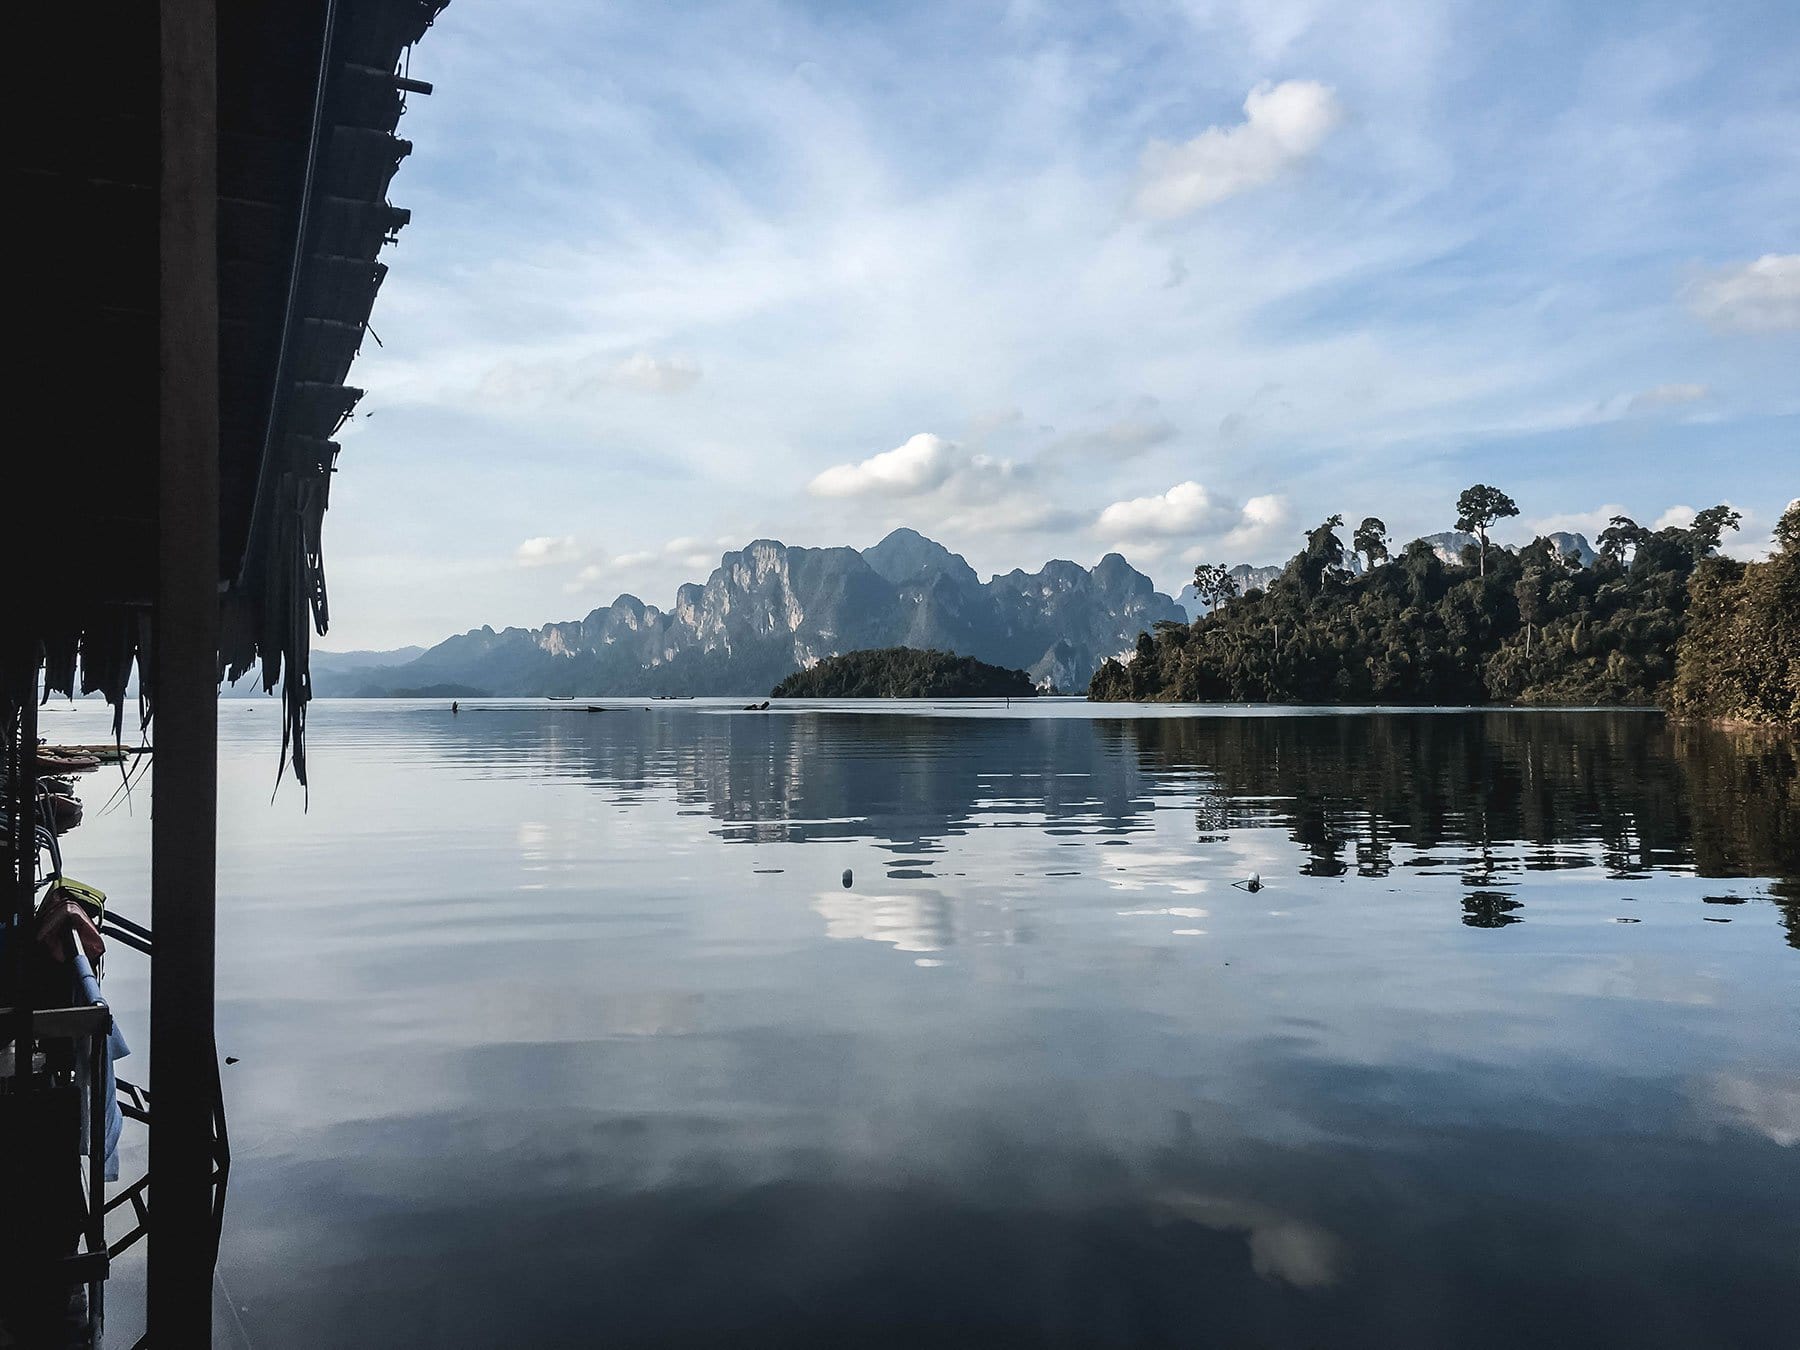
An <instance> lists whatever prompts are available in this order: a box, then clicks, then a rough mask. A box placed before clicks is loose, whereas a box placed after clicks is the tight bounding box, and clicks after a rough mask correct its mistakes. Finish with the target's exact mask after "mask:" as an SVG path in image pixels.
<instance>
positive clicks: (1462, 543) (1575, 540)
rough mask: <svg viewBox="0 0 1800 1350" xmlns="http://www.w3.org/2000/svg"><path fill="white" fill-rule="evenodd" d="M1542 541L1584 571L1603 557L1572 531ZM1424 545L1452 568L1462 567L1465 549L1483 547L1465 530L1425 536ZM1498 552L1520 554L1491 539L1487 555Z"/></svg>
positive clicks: (1563, 531)
mask: <svg viewBox="0 0 1800 1350" xmlns="http://www.w3.org/2000/svg"><path fill="white" fill-rule="evenodd" d="M1541 537H1542V538H1544V539H1548V540H1549V541H1550V542H1551V543H1552V544H1554V545H1555V546H1556V551H1557V553H1558V554H1562V555H1565V556H1566V555H1568V554H1570V553H1573V554H1574V555H1575V558H1576V561H1578V562H1579V563H1580V564H1581V565H1582V566H1583V567H1592V566H1593V565H1594V559H1595V558H1597V557H1599V556H1600V555H1599V554H1597V553H1595V552H1594V549H1593V546H1592V545H1591V544H1589V543H1588V541H1587V536H1586V535H1585V534H1575V533H1573V532H1571V531H1569V530H1556V531H1554V532H1552V533H1550V534H1546V535H1543V536H1541ZM1424 541H1425V542H1426V543H1427V544H1430V545H1431V551H1432V552H1433V553H1435V554H1437V556H1438V560H1439V561H1440V562H1444V563H1448V564H1451V565H1453V566H1454V565H1460V564H1461V562H1462V551H1463V550H1464V549H1465V548H1479V547H1480V545H1481V541H1480V540H1479V539H1477V538H1476V537H1475V536H1474V535H1472V534H1469V533H1467V532H1466V531H1464V530H1443V531H1440V532H1439V533H1437V534H1428V535H1425V536H1424ZM1497 548H1503V549H1505V550H1506V551H1507V552H1508V553H1517V552H1518V551H1519V550H1518V549H1517V548H1515V547H1514V546H1513V545H1511V544H1496V543H1494V542H1493V541H1492V540H1491V539H1490V540H1489V541H1488V551H1489V552H1490V553H1491V552H1492V551H1493V550H1494V549H1497Z"/></svg>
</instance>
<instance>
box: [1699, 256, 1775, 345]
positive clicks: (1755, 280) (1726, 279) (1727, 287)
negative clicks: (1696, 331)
mask: <svg viewBox="0 0 1800 1350" xmlns="http://www.w3.org/2000/svg"><path fill="white" fill-rule="evenodd" d="M1682 294H1683V296H1684V297H1685V298H1686V300H1687V304H1688V308H1689V309H1690V310H1692V311H1693V313H1694V314H1695V315H1696V316H1697V317H1698V318H1700V319H1702V320H1704V321H1705V322H1706V323H1707V324H1709V325H1710V326H1711V327H1713V328H1715V329H1718V330H1719V331H1720V332H1725V333H1777V332H1781V331H1783V330H1787V329H1795V328H1800V253H1765V254H1763V255H1762V257H1760V258H1758V259H1756V260H1755V261H1754V262H1748V263H1744V264H1742V265H1741V266H1736V267H1722V268H1719V269H1717V270H1716V271H1712V272H1707V273H1705V274H1704V275H1701V276H1698V277H1695V278H1694V279H1693V280H1692V281H1690V282H1688V284H1687V285H1686V287H1684V288H1683V291H1682Z"/></svg>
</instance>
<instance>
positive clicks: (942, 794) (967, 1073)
mask: <svg viewBox="0 0 1800 1350" xmlns="http://www.w3.org/2000/svg"><path fill="white" fill-rule="evenodd" d="M1102 712H1103V713H1104V716H1100V715H1097V714H1099V713H1102ZM1122 713H1123V714H1125V715H1121V714H1122ZM221 720H222V740H223V745H222V752H221V753H222V762H223V784H222V796H223V804H222V816H223V821H222V833H223V838H222V858H221V865H220V897H221V912H220V923H221V936H220V951H221V960H222V963H223V965H222V969H221V971H220V979H219V1017H220V1030H219V1045H220V1050H221V1052H222V1053H224V1054H229V1055H233V1056H236V1057H237V1058H238V1059H239V1062H238V1063H237V1064H235V1065H232V1066H230V1067H229V1068H227V1069H226V1070H225V1084H226V1091H227V1094H228V1101H229V1110H230V1115H231V1124H232V1133H233V1143H234V1148H235V1154H236V1158H235V1165H234V1171H233V1177H232V1188H231V1194H230V1197H229V1202H228V1218H227V1227H226V1234H225V1241H224V1250H223V1253H222V1256H221V1260H220V1271H221V1277H222V1282H221V1290H222V1292H221V1295H220V1300H219V1302H220V1309H221V1311H220V1314H219V1317H220V1322H221V1328H222V1329H221V1338H220V1343H221V1344H248V1345H254V1346H256V1347H279V1346H305V1347H318V1346H340V1345H342V1346H395V1345H407V1346H410V1345H420V1346H451V1347H461V1346H481V1347H495V1346H513V1345H553V1346H563V1345H570V1346H573V1345H598V1344H605V1345H640V1344H654V1345H696V1344H731V1345H734V1346H741V1345H755V1344H760V1345H774V1344H782V1345H817V1346H834V1347H853V1346H868V1345H889V1344H894V1345H900V1344H904V1345H996V1344H1028V1343H1054V1344H1062V1345H1082V1346H1089V1345H1093V1346H1113V1345H1121V1346H1123V1345H1139V1344H1160V1345H1181V1346H1221V1347H1249V1346H1257V1347H1275V1348H1279V1350H1286V1348H1287V1347H1362V1346H1367V1347H1383V1348H1384V1350H1393V1348H1407V1347H1431V1348H1432V1350H1438V1348H1440V1347H1480V1346H1495V1347H1499V1346H1506V1347H1515V1346H1527V1345H1530V1346H1565V1345H1566V1346H1600V1345H1618V1346H1631V1347H1646V1346H1672V1347H1673V1346H1679V1347H1684V1348H1691V1347H1706V1346H1730V1347H1743V1346H1778V1345H1779V1346H1790V1347H1791V1346H1793V1345H1794V1344H1796V1331H1795V1327H1796V1318H1797V1317H1800V1313H1797V1312H1796V1306H1797V1305H1796V1297H1795V1296H1796V1292H1797V1290H1800V823H1797V822H1800V780H1797V778H1796V769H1795V755H1794V750H1793V748H1792V746H1791V745H1789V746H1786V747H1783V746H1781V745H1779V744H1770V743H1767V742H1758V741H1752V740H1745V739H1732V738H1729V737H1727V736H1725V735H1723V734H1720V733H1684V734H1681V735H1677V734H1675V733H1674V732H1672V731H1671V730H1670V729H1668V728H1667V727H1665V725H1664V724H1663V722H1662V720H1661V719H1660V718H1659V717H1656V716H1654V715H1651V714H1638V713H1628V714H1624V713H1622V714H1600V713H1579V714H1563V713H1530V714H1527V713H1486V714H1483V713H1467V714H1449V713H1432V714H1411V715H1407V714H1400V715H1384V714H1356V715H1319V714H1310V715H1309V714H1306V713H1296V712H1289V713H1286V714H1277V715H1270V714H1268V713H1266V712H1264V713H1261V714H1257V715H1247V714H1244V713H1242V712H1239V713H1237V714H1230V713H1226V714H1221V713H1219V712H1217V711H1213V712H1209V713H1207V714H1205V715H1197V716H1196V715H1190V714H1183V715H1148V716H1146V715H1141V710H1119V709H1103V710H1102V709H1089V708H1087V707H1086V706H1085V705H1082V704H1078V703H1077V704H1057V705H1047V706H1042V707H1038V708H1034V709H1015V710H1012V711H1011V712H1010V713H1009V712H1007V711H1006V710H1003V709H999V708H991V707H983V708H980V709H967V710H961V711H960V712H959V713H955V714H953V713H951V712H950V711H949V710H945V709H933V708H931V707H930V706H926V705H922V706H918V707H913V708H904V709H894V710H885V711H883V712H881V713H869V712H866V711H865V712H855V711H849V710H841V709H840V710H833V709H829V708H817V709H811V710H807V711H800V712H791V711H776V712H771V713H766V714H749V713H744V712H740V711H736V710H733V709H729V708H722V707H719V706H716V705H708V704H698V703H686V704H671V703H659V704H652V705H649V707H648V708H646V707H645V706H644V705H642V704H636V705H627V706H617V705H615V706H614V709H613V710H612V711H609V712H606V713H604V714H587V713H585V712H582V711H579V710H575V709H570V708H555V707H553V706H552V707H545V706H544V705H531V706H529V707H520V706H511V707H509V706H507V705H503V704H483V705H481V706H479V707H476V706H465V708H464V710H463V712H462V714H461V715H460V716H458V717H454V718H453V717H451V716H450V715H449V713H448V710H447V708H445V707H444V706H443V705H441V704H432V705H425V704H405V703H354V702H344V703H323V704H319V705H316V710H315V713H314V717H313V722H312V743H311V756H312V760H311V762H312V765H313V769H314V782H313V787H312V793H311V803H310V810H308V811H305V812H303V811H302V809H301V805H302V802H301V796H300V794H299V793H298V792H297V791H296V790H295V788H294V785H293V783H292V782H288V783H286V784H284V785H283V786H282V787H281V790H280V793H279V795H278V796H277V798H276V799H275V801H274V802H273V804H271V802H270V800H269V794H270V791H271V789H272V788H273V786H274V777H275V765H276V753H277V748H278V745H279V733H278V728H277V721H276V717H275V714H274V710H273V708H271V707H270V706H268V705H267V704H261V703H256V704H251V703H232V702H228V703H226V704H225V705H223V708H222V712H221ZM101 725H102V718H101V717H100V716H99V715H97V714H95V713H94V712H93V711H91V710H90V709H89V708H88V707H87V706H85V705H84V706H83V708H82V709H81V710H80V711H77V712H63V713H54V712H47V713H46V716H45V730H46V733H47V734H49V735H50V736H51V737H52V738H53V739H59V740H68V741H76V740H94V739H99V738H100V735H101V733H100V731H99V728H100V726H101ZM106 782H107V780H106V777H105V775H104V774H102V775H98V776H95V777H93V778H90V779H89V780H88V785H87V791H86V795H87V797H88V802H89V819H88V822H87V823H86V824H85V825H83V827H82V828H81V829H80V830H79V831H77V832H76V833H75V834H74V835H72V836H70V838H69V840H68V848H67V859H68V866H69V870H70V871H71V872H72V873H73V874H74V875H77V876H80V877H82V878H83V879H85V880H90V881H93V882H95V883H97V884H99V885H101V886H103V887H105V888H106V889H107V890H109V891H111V892H112V893H113V899H114V903H115V904H116V905H118V906H119V907H120V908H121V909H122V910H124V911H125V912H126V913H128V914H135V915H137V916H140V917H142V916H143V915H144V911H145V908H146V906H145V904H144V902H143V900H142V898H141V897H142V895H143V892H144V889H145V885H146V882H145V876H146V857H147V844H148V829H149V821H148V814H149V799H148V794H147V793H144V792H141V791H140V792H139V793H138V794H137V795H136V797H135V800H134V802H133V804H132V805H131V806H130V807H129V808H126V807H123V806H120V807H115V808H114V809H113V810H112V811H111V812H110V813H107V814H104V815H102V814H100V810H99V808H100V803H101V800H102V799H103V798H104V796H105V795H106V787H105V784H106ZM1253 870H1254V871H1258V872H1260V873H1261V875H1262V877H1263V879H1264V881H1265V882H1266V887H1265V889H1263V890H1262V891H1260V892H1258V893H1251V892H1248V891H1246V890H1244V889H1240V888H1238V887H1236V886H1234V885H1233V884H1232V883H1233V882H1234V881H1236V880H1238V879H1241V878H1243V877H1245V876H1246V875H1247V874H1248V873H1250V872H1251V871H1253ZM846 872H848V873H849V874H850V880H849V881H848V883H846V882H845V881H844V875H845V873H846ZM108 989H109V993H110V995H111V997H112V998H113V1000H114V1002H115V1004H116V1005H117V1006H118V1007H119V1009H120V1012H121V1015H122V1016H123V1017H124V1018H125V1020H126V1025H127V1028H128V1030H130V1031H135V1032H136V1033H137V1039H138V1041H139V1042H140V1056H139V1057H135V1058H134V1059H133V1060H131V1061H128V1062H127V1065H126V1066H125V1068H126V1069H127V1070H128V1071H129V1070H136V1073H135V1074H131V1075H129V1076H139V1075H142V1074H143V1073H144V1072H145V1065H144V1062H143V1057H142V1054H141V1047H142V1043H145V1042H147V1040H148V1034H147V1023H146V1020H145V1017H144V1013H143V999H144V994H145V972H144V970H143V969H142V965H141V962H140V960H139V958H137V957H135V956H134V955H133V954H131V953H129V952H125V951H120V952H118V953H116V954H115V955H114V957H113V959H112V961H111V962H110V972H109V977H108ZM130 1163H131V1159H130V1157H129V1155H128V1161H127V1166H128V1167H129V1166H130ZM139 1281H141V1262H140V1263H136V1264H133V1263H126V1266H125V1269H123V1270H121V1272H120V1273H119V1275H118V1277H117V1278H116V1279H115V1281H114V1286H113V1292H112V1306H113V1308H114V1318H113V1323H112V1331H113V1334H114V1336H115V1337H116V1338H117V1341H118V1343H120V1344H124V1343H128V1342H129V1339H130V1337H131V1336H132V1335H135V1327H134V1326H133V1323H134V1322H135V1321H136V1319H137V1316H138V1314H137V1311H136V1309H135V1308H134V1307H133V1306H132V1305H133V1304H134V1303H135V1302H136V1301H137V1297H138V1294H137V1292H136V1288H137V1284H138V1282H139Z"/></svg>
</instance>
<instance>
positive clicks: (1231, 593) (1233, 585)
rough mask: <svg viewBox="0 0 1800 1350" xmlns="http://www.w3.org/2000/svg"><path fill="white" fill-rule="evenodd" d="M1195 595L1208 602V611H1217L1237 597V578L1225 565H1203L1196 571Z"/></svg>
mask: <svg viewBox="0 0 1800 1350" xmlns="http://www.w3.org/2000/svg"><path fill="white" fill-rule="evenodd" d="M1194 593H1195V594H1196V595H1198V596H1199V597H1200V598H1201V599H1202V600H1204V601H1205V602H1206V607H1207V609H1209V610H1214V611H1216V610H1217V609H1218V608H1219V606H1220V605H1222V604H1224V603H1225V602H1226V601H1227V600H1230V599H1233V598H1234V597H1235V596H1236V595H1237V593H1238V584H1237V578H1235V577H1233V576H1232V575H1231V573H1230V572H1229V571H1227V570H1226V568H1225V564H1223V563H1201V564H1200V565H1199V566H1198V567H1196V568H1195V569H1194Z"/></svg>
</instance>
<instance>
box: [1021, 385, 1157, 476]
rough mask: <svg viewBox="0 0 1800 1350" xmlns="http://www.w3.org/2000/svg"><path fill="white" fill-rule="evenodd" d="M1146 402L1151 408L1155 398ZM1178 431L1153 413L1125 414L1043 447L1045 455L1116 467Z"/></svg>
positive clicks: (1072, 433) (1075, 432)
mask: <svg viewBox="0 0 1800 1350" xmlns="http://www.w3.org/2000/svg"><path fill="white" fill-rule="evenodd" d="M1147 402H1148V404H1149V405H1150V406H1152V407H1153V406H1154V405H1155V400H1154V399H1151V400H1147ZM1178 432H1179V428H1178V427H1176V425H1175V424H1174V423H1173V422H1171V421H1170V420H1169V419H1168V418H1166V417H1163V416H1161V415H1160V414H1157V413H1155V412H1150V411H1142V412H1134V413H1127V414H1126V415H1125V416H1123V417H1120V418H1117V419H1116V420H1114V421H1111V422H1108V423H1106V424H1105V425H1104V426H1098V427H1093V428H1090V429H1088V430H1086V431H1074V432H1070V433H1069V434H1068V435H1066V436H1059V437H1057V438H1056V439H1055V440H1054V441H1052V442H1051V443H1050V444H1049V446H1047V447H1046V448H1045V450H1044V455H1045V456H1046V457H1050V458H1070V457H1077V458H1091V459H1096V460H1099V461H1101V462H1104V463H1108V464H1116V463H1118V462H1119V461H1120V460H1125V459H1136V458H1137V457H1138V456H1139V455H1141V454H1143V453H1144V452H1145V451H1146V450H1153V449H1155V448H1156V447H1157V446H1159V445H1162V444H1164V443H1165V442H1167V441H1171V440H1173V439H1175V436H1176V435H1177V434H1178Z"/></svg>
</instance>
